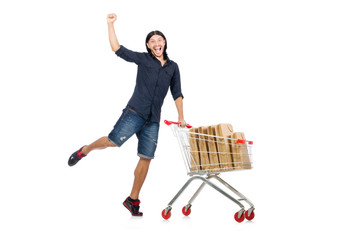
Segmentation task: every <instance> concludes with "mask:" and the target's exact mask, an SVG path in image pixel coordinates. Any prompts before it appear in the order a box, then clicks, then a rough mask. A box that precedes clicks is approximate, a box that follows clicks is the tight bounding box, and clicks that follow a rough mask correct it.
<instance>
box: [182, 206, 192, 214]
mask: <svg viewBox="0 0 362 240" xmlns="http://www.w3.org/2000/svg"><path fill="white" fill-rule="evenodd" d="M182 213H183V214H184V215H185V216H188V215H190V213H191V207H189V208H188V209H187V211H186V206H184V207H183V208H182Z"/></svg>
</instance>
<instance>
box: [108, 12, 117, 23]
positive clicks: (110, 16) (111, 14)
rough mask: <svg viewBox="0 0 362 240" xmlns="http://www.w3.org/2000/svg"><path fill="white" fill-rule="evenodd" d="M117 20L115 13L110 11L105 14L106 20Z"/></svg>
mask: <svg viewBox="0 0 362 240" xmlns="http://www.w3.org/2000/svg"><path fill="white" fill-rule="evenodd" d="M116 20H117V15H116V14H115V13H110V14H108V15H107V22H108V23H114V22H115V21H116Z"/></svg>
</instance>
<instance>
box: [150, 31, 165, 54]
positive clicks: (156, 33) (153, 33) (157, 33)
mask: <svg viewBox="0 0 362 240" xmlns="http://www.w3.org/2000/svg"><path fill="white" fill-rule="evenodd" d="M154 35H159V36H161V37H163V39H165V47H164V50H163V58H164V59H165V60H166V59H167V58H168V56H167V52H166V49H167V40H166V37H165V35H163V33H162V32H160V31H157V30H155V31H152V32H150V33H149V34H148V35H147V37H146V49H147V52H148V53H149V54H151V55H152V52H151V49H149V48H148V47H147V43H148V41H149V40H150V38H151V37H152V36H154ZM152 56H153V55H152Z"/></svg>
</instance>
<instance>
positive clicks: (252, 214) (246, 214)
mask: <svg viewBox="0 0 362 240" xmlns="http://www.w3.org/2000/svg"><path fill="white" fill-rule="evenodd" d="M248 211H249V210H248ZM248 211H246V212H245V218H246V219H248V220H249V221H251V220H253V218H254V217H255V213H254V211H253V212H252V213H251V214H250V216H248Z"/></svg>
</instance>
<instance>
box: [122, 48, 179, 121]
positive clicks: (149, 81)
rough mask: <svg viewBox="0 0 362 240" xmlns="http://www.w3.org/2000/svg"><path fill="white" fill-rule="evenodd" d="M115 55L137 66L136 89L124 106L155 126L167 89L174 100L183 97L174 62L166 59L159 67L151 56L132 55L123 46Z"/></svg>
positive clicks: (157, 61) (158, 63) (131, 52)
mask: <svg viewBox="0 0 362 240" xmlns="http://www.w3.org/2000/svg"><path fill="white" fill-rule="evenodd" d="M116 55H117V56H118V57H120V58H123V59H124V60H126V61H127V62H133V63H136V64H137V65H138V70H137V79H136V86H135V89H134V92H133V95H132V97H131V99H130V100H129V102H128V105H129V106H130V107H131V108H132V109H133V110H135V111H136V112H137V113H138V114H139V115H140V116H141V117H142V118H144V119H146V120H149V121H150V122H158V123H159V122H160V117H161V107H162V105H163V100H164V99H165V97H166V95H167V92H168V89H169V88H170V90H171V93H172V97H173V99H174V100H176V99H177V98H179V97H182V98H183V95H182V92H181V81H180V71H179V68H178V66H177V63H175V62H174V61H172V60H170V59H167V61H166V63H165V64H164V65H163V66H162V65H161V62H160V61H159V60H157V59H156V58H155V56H153V55H152V54H149V53H146V52H144V53H140V52H134V51H131V50H128V49H127V48H125V47H124V46H121V47H120V48H119V49H118V50H117V51H116Z"/></svg>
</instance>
